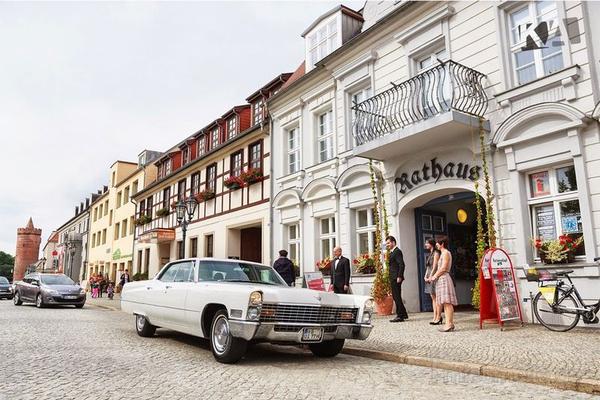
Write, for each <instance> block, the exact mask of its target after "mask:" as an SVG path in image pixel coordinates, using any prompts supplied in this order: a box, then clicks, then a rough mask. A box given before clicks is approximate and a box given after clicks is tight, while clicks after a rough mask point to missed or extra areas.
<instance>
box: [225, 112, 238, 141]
mask: <svg viewBox="0 0 600 400" xmlns="http://www.w3.org/2000/svg"><path fill="white" fill-rule="evenodd" d="M236 127H237V124H236V117H231V118H229V119H228V120H227V139H231V138H233V137H235V135H236V133H237V132H236Z"/></svg>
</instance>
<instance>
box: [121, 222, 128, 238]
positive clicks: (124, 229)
mask: <svg viewBox="0 0 600 400" xmlns="http://www.w3.org/2000/svg"><path fill="white" fill-rule="evenodd" d="M125 236H127V220H126V219H124V220H123V221H121V237H122V238H123V237H125Z"/></svg>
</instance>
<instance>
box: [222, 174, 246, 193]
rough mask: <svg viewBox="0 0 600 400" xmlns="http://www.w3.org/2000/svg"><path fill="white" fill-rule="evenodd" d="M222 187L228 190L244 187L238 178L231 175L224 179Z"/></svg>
mask: <svg viewBox="0 0 600 400" xmlns="http://www.w3.org/2000/svg"><path fill="white" fill-rule="evenodd" d="M223 185H225V187H226V188H227V189H229V190H237V189H239V188H241V187H243V186H244V181H243V180H242V178H240V177H239V176H234V175H232V176H230V177H229V178H227V179H225V181H224V182H223Z"/></svg>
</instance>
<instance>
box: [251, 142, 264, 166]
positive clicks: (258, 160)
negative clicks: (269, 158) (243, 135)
mask: <svg viewBox="0 0 600 400" xmlns="http://www.w3.org/2000/svg"><path fill="white" fill-rule="evenodd" d="M248 158H249V159H248V166H249V167H250V168H251V169H259V170H262V141H261V142H256V143H253V144H251V145H250V148H249V149H248Z"/></svg>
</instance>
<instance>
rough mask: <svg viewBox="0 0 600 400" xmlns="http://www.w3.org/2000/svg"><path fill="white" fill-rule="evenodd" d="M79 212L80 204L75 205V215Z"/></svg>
mask: <svg viewBox="0 0 600 400" xmlns="http://www.w3.org/2000/svg"><path fill="white" fill-rule="evenodd" d="M77 214H79V206H75V216H77Z"/></svg>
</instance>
